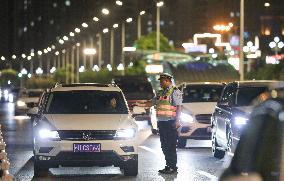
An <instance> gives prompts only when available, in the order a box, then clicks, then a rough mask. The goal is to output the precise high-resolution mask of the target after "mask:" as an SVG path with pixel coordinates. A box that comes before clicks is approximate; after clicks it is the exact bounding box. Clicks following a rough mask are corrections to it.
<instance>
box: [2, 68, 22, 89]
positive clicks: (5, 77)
mask: <svg viewBox="0 0 284 181" xmlns="http://www.w3.org/2000/svg"><path fill="white" fill-rule="evenodd" d="M9 80H10V81H11V83H12V85H13V86H15V87H16V86H18V85H19V79H18V77H17V72H16V71H15V70H13V69H4V70H2V71H1V74H0V85H1V86H4V87H5V86H8V81H9Z"/></svg>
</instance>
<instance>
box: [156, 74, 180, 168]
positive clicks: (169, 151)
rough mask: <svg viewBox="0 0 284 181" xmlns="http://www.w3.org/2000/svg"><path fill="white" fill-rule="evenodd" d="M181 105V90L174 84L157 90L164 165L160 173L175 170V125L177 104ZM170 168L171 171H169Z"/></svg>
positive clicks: (162, 75) (166, 76) (163, 75)
mask: <svg viewBox="0 0 284 181" xmlns="http://www.w3.org/2000/svg"><path fill="white" fill-rule="evenodd" d="M160 78H169V79H171V78H172V76H171V75H169V74H161V75H160ZM180 105H182V92H181V91H180V90H179V89H177V88H176V87H174V86H170V87H168V88H166V89H162V90H160V91H158V94H157V100H156V108H157V110H156V112H157V119H158V128H159V134H160V141H161V148H162V151H163V153H164V155H165V160H166V165H167V166H166V167H165V169H163V170H159V172H160V173H172V172H176V171H177V167H176V164H177V153H176V145H177V136H178V133H177V129H176V125H175V121H176V110H177V106H180ZM169 170H171V171H169Z"/></svg>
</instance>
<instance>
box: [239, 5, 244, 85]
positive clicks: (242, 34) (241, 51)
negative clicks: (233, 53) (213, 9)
mask: <svg viewBox="0 0 284 181" xmlns="http://www.w3.org/2000/svg"><path fill="white" fill-rule="evenodd" d="M244 14H245V1H244V0H240V50H239V51H240V52H239V54H240V60H239V73H240V80H241V81H242V80H244V52H243V47H244V21H245V19H244Z"/></svg>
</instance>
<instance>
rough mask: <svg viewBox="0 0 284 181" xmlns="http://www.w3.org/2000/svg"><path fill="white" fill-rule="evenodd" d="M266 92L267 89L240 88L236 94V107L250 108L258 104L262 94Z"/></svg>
mask: <svg viewBox="0 0 284 181" xmlns="http://www.w3.org/2000/svg"><path fill="white" fill-rule="evenodd" d="M267 91H268V88H267V87H242V88H239V89H238V92H237V106H251V105H254V104H255V103H257V102H259V101H258V100H259V98H260V97H261V95H262V94H264V93H266V92H267Z"/></svg>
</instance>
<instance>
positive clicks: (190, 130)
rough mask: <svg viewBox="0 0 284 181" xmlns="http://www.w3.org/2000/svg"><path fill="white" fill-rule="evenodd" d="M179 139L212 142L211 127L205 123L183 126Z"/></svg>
mask: <svg viewBox="0 0 284 181" xmlns="http://www.w3.org/2000/svg"><path fill="white" fill-rule="evenodd" d="M179 137H181V138H188V139H196V140H210V139H211V125H210V124H203V123H192V124H188V125H183V126H182V128H181V131H180V133H179Z"/></svg>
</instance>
